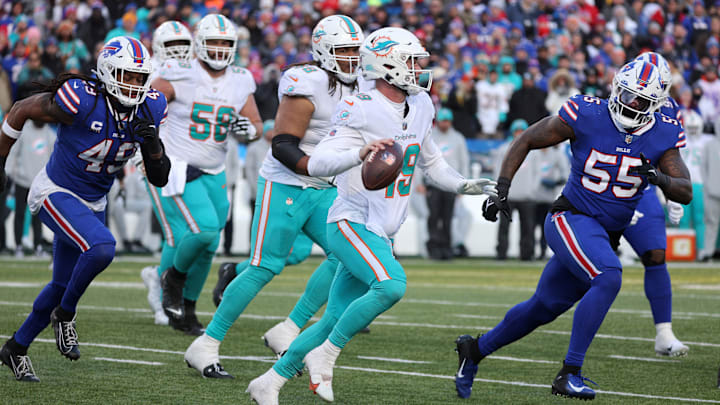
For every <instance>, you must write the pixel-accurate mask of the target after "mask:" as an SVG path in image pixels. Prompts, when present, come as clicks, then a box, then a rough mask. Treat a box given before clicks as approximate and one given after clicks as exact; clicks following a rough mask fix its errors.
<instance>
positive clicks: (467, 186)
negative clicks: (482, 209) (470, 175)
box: [457, 179, 497, 197]
mask: <svg viewBox="0 0 720 405" xmlns="http://www.w3.org/2000/svg"><path fill="white" fill-rule="evenodd" d="M496 185H497V183H496V182H494V181H492V180H489V179H466V180H464V181H463V182H462V183H460V186H458V188H457V193H458V194H469V195H477V194H486V195H489V196H491V197H497V189H495V186H496Z"/></svg>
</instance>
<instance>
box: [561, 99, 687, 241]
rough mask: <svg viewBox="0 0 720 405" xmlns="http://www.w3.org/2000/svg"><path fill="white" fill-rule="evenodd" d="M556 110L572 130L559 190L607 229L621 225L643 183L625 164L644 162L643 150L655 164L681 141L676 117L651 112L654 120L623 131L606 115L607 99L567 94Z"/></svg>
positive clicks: (640, 194) (624, 221) (682, 139)
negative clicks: (565, 172)
mask: <svg viewBox="0 0 720 405" xmlns="http://www.w3.org/2000/svg"><path fill="white" fill-rule="evenodd" d="M559 115H560V118H561V119H562V120H563V121H565V123H567V124H568V125H569V126H570V127H571V128H572V129H573V131H574V133H575V140H574V141H572V142H571V143H570V147H571V150H572V168H571V172H570V178H569V179H568V182H567V184H566V185H565V188H564V189H563V195H564V196H565V197H567V199H568V200H569V201H570V203H571V204H572V205H573V206H574V207H575V208H577V209H578V210H579V211H581V212H583V213H585V214H586V215H589V216H591V217H593V218H595V219H597V220H598V222H600V224H601V225H602V226H603V227H604V228H605V229H606V230H609V231H617V230H621V229H623V228H624V227H625V226H627V224H628V223H629V222H630V219H631V218H632V215H633V211H634V210H635V206H636V205H637V203H638V201H639V200H640V197H641V196H642V190H643V189H645V186H646V185H647V181H646V180H645V178H644V177H642V176H639V175H636V174H635V175H634V174H630V173H629V169H630V168H631V167H634V166H640V165H641V164H642V162H641V160H640V153H641V152H642V153H643V154H644V155H645V157H646V158H647V159H649V160H650V163H651V164H652V165H653V166H656V167H657V165H658V160H659V159H660V157H661V156H662V155H663V154H664V153H665V151H667V150H668V149H672V148H678V147H681V146H683V145H684V143H685V134H684V132H683V130H682V127H681V126H680V124H679V123H678V121H677V120H675V119H674V118H670V117H667V116H665V115H662V114H660V113H655V115H654V119H653V121H651V122H650V123H648V124H646V125H645V126H643V127H641V128H639V129H638V130H636V131H635V132H634V133H627V132H623V131H621V130H619V129H618V128H617V127H616V126H615V124H614V122H613V120H612V118H611V117H610V110H609V109H608V103H607V100H601V99H599V98H596V97H591V96H583V95H575V96H573V97H570V98H569V99H568V101H566V102H565V104H563V106H562V107H561V108H560V111H559Z"/></svg>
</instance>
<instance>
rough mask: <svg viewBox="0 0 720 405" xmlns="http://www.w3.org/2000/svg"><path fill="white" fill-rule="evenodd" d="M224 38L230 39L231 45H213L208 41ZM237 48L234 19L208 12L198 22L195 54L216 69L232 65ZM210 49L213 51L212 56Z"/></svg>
mask: <svg viewBox="0 0 720 405" xmlns="http://www.w3.org/2000/svg"><path fill="white" fill-rule="evenodd" d="M211 39H223V40H227V41H230V42H231V43H232V45H231V46H212V45H208V44H207V41H208V40H211ZM236 48H237V29H236V28H235V24H233V22H232V21H230V20H228V19H227V17H225V16H224V15H222V14H208V15H206V16H205V17H203V18H202V20H200V21H199V22H198V23H197V27H196V28H195V56H197V58H198V59H200V60H201V61H203V62H205V63H207V64H208V65H209V66H210V67H211V68H213V69H215V70H222V69H224V68H226V67H228V66H230V65H231V64H232V62H233V60H234V59H235V51H236ZM208 51H210V52H213V53H214V55H215V57H214V58H211V57H210V55H209V54H208Z"/></svg>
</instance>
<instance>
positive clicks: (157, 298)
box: [140, 266, 167, 325]
mask: <svg viewBox="0 0 720 405" xmlns="http://www.w3.org/2000/svg"><path fill="white" fill-rule="evenodd" d="M140 277H142V280H143V284H145V288H147V289H148V295H147V300H148V304H150V309H152V311H153V313H157V312H158V311H160V312H162V310H163V309H162V288H160V276H159V275H158V273H157V266H147V267H145V268H143V269H142V271H140ZM156 323H157V322H156ZM166 325H167V324H166Z"/></svg>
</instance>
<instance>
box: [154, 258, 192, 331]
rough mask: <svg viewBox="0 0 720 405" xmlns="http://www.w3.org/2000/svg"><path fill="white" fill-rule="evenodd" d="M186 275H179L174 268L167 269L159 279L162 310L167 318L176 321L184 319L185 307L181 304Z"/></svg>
mask: <svg viewBox="0 0 720 405" xmlns="http://www.w3.org/2000/svg"><path fill="white" fill-rule="evenodd" d="M186 276H187V275H186V274H184V273H180V272H179V271H177V270H175V268H174V267H170V268H169V269H167V270H166V271H165V272H164V273H163V274H162V277H161V278H160V287H161V288H162V308H163V311H164V312H165V315H167V316H168V318H173V319H175V320H176V321H177V320H182V319H183V318H184V317H185V305H184V303H183V296H182V293H183V288H184V287H185V278H186Z"/></svg>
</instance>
